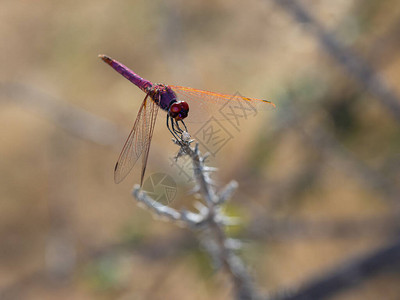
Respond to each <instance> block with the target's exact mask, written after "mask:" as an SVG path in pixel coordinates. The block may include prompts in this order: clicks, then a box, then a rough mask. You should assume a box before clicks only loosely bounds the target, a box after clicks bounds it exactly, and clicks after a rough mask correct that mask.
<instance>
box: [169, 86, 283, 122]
mask: <svg viewBox="0 0 400 300" xmlns="http://www.w3.org/2000/svg"><path fill="white" fill-rule="evenodd" d="M169 87H171V88H172V90H173V91H174V92H175V93H176V95H177V96H178V99H179V100H181V101H186V102H187V103H188V104H189V115H188V117H187V119H185V121H186V120H187V121H188V122H204V121H206V120H208V119H209V118H210V117H211V116H212V117H214V118H215V119H217V120H233V119H237V117H238V115H240V116H241V117H248V116H251V115H256V114H257V112H258V111H264V110H271V109H273V108H275V104H273V103H272V102H271V101H267V100H262V99H255V98H248V97H244V96H242V95H240V94H238V93H236V94H235V95H228V94H220V93H214V92H209V91H203V90H197V89H193V88H189V87H183V86H175V85H170V86H169Z"/></svg>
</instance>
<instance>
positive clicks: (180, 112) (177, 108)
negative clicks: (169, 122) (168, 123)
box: [169, 101, 189, 120]
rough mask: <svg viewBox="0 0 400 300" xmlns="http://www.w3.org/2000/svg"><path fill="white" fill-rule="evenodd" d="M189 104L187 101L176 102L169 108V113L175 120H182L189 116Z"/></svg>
mask: <svg viewBox="0 0 400 300" xmlns="http://www.w3.org/2000/svg"><path fill="white" fill-rule="evenodd" d="M188 112H189V105H188V104H187V103H186V102H185V101H180V102H175V103H173V104H172V105H171V106H170V108H169V115H170V116H171V117H172V118H174V119H175V120H182V119H184V118H186V117H187V115H188Z"/></svg>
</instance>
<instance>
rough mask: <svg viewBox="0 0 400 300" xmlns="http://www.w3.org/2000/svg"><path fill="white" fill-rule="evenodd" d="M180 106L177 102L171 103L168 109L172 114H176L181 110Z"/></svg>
mask: <svg viewBox="0 0 400 300" xmlns="http://www.w3.org/2000/svg"><path fill="white" fill-rule="evenodd" d="M181 109H182V108H181V106H180V105H179V103H176V102H175V103H174V104H172V105H171V107H170V108H169V111H170V112H171V113H173V114H177V113H179V112H180V111H181Z"/></svg>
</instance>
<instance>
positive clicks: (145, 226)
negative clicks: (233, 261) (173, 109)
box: [0, 0, 400, 299]
mask: <svg viewBox="0 0 400 300" xmlns="http://www.w3.org/2000/svg"><path fill="white" fill-rule="evenodd" d="M277 2H279V1H278V0H276V1H253V0H250V1H245V2H235V1H179V0H173V1H168V2H163V1H144V0H140V1H118V0H117V1H102V0H100V1H95V2H94V1H45V0H39V1H7V0H6V1H2V2H1V3H0V8H1V9H0V16H1V17H0V39H1V40H0V53H1V55H0V61H1V68H0V99H1V102H0V105H1V109H0V133H1V134H0V141H1V142H0V155H1V160H0V171H1V173H0V174H1V175H0V176H1V181H0V182H1V184H0V241H1V242H0V295H1V296H0V298H1V299H210V298H212V299H227V298H229V297H231V296H232V294H231V285H230V284H229V282H228V280H227V278H226V277H225V276H224V274H221V273H218V272H215V271H214V270H213V267H212V265H211V262H210V260H209V258H208V257H207V255H206V254H205V253H203V251H202V250H201V248H200V247H199V245H198V242H197V241H196V239H195V237H194V236H193V235H192V234H191V233H190V232H189V231H187V230H185V229H182V228H179V227H177V226H175V225H174V224H170V223H166V222H163V221H160V220H155V219H154V218H153V217H152V215H151V214H150V213H149V212H147V211H145V210H143V209H141V208H140V207H137V206H136V204H135V201H134V199H133V198H132V197H131V195H130V191H131V188H132V186H133V184H134V183H137V182H138V181H139V180H140V177H139V176H140V171H139V166H137V167H136V168H135V169H134V170H133V172H132V175H130V176H129V177H128V178H127V179H126V180H125V181H124V182H123V183H122V184H119V185H115V184H114V182H113V167H114V164H115V161H116V159H117V157H118V154H119V151H120V150H121V148H122V145H123V143H124V140H125V138H126V137H127V135H128V132H129V129H130V127H131V126H132V125H133V121H134V118H135V117H136V113H137V110H138V107H139V105H140V103H141V101H142V100H143V98H144V95H143V93H142V92H141V91H140V90H139V89H138V88H137V87H135V86H133V85H132V84H130V83H129V82H128V81H127V80H125V79H124V78H122V77H121V76H120V75H119V74H117V73H116V72H114V71H113V70H112V69H111V68H109V67H108V66H106V65H105V64H104V63H103V62H101V61H100V60H99V59H98V57H97V55H98V54H102V53H104V54H107V55H110V56H111V57H113V58H115V59H117V60H119V61H120V62H122V63H124V64H125V65H127V66H129V67H131V68H132V69H133V70H134V71H135V72H137V73H138V74H139V75H141V76H143V77H144V78H146V79H149V80H151V81H153V82H162V83H166V84H175V85H183V86H190V87H194V88H199V89H206V90H212V91H217V92H224V93H235V92H236V91H239V92H240V93H241V94H243V95H246V96H249V97H256V98H263V99H269V100H272V101H273V102H274V103H276V105H277V109H276V110H274V111H268V112H262V113H260V114H259V115H258V116H257V118H254V119H252V120H251V121H249V122H248V123H247V124H245V125H243V126H242V127H241V128H240V129H241V130H240V132H235V133H234V134H233V136H234V138H233V139H232V140H231V141H230V142H229V143H228V144H227V145H226V146H225V147H224V148H223V149H221V151H220V152H218V154H217V155H216V158H215V160H214V161H213V164H214V165H215V166H217V167H218V168H219V169H220V171H219V172H218V173H217V174H216V178H217V181H218V182H220V183H221V184H222V183H224V182H228V181H229V180H231V179H235V180H237V181H238V182H239V189H238V192H237V193H236V194H235V196H234V198H233V199H232V201H231V202H230V203H229V205H228V206H227V212H228V213H229V214H230V215H232V216H238V217H241V218H242V221H243V222H242V224H241V225H240V226H236V227H232V228H229V229H228V233H229V234H230V235H231V236H232V237H236V238H239V239H242V240H243V241H244V242H245V245H244V248H243V249H242V251H241V255H242V257H243V259H244V261H245V262H246V264H247V265H248V267H249V268H250V270H251V273H252V275H253V276H254V279H255V281H256V283H257V285H258V286H259V288H260V290H261V292H263V293H265V294H269V295H276V294H279V295H284V294H285V293H295V292H296V291H299V290H301V289H302V287H303V286H307V285H308V284H312V282H314V281H315V280H318V279H320V278H324V276H326V274H329V273H330V272H334V271H335V270H336V269H337V268H340V267H341V266H349V265H351V263H354V261H356V260H357V259H361V258H366V259H367V258H368V257H370V256H371V255H373V254H374V252H375V251H378V252H379V251H381V250H382V249H386V248H385V247H390V245H391V244H392V243H396V242H397V239H398V233H399V229H400V222H399V205H398V200H399V199H398V198H399V188H398V186H399V184H400V180H399V179H400V177H399V175H400V163H399V162H400V135H399V134H400V126H399V121H400V110H399V106H400V102H399V101H398V100H399V95H400V90H399V85H398V82H399V77H400V63H399V62H400V56H399V53H400V52H399V51H398V49H399V44H400V32H399V31H400V5H399V4H398V2H397V1H393V0H385V1H310V0H309V1H303V2H295V3H300V4H301V6H300V7H298V6H296V5H292V4H290V3H289V4H288V5H280V4H278V3H277ZM283 2H285V3H288V1H283ZM310 16H311V19H309V18H308V17H310ZM164 123H165V114H164V113H163V112H160V113H159V119H158V123H157V128H156V130H155V133H154V138H153V143H152V149H151V153H150V158H149V166H148V174H151V173H152V172H157V171H161V172H170V169H171V166H170V160H169V158H171V157H173V155H174V154H175V153H176V151H177V150H178V149H177V148H176V146H174V145H173V144H172V143H171V142H170V138H171V136H170V135H169V133H168V131H167V129H166V128H165V125H164ZM177 185H178V197H177V199H176V201H174V203H173V204H172V205H173V206H174V207H176V208H191V207H192V204H193V199H192V198H191V197H189V196H187V190H188V189H189V188H190V185H189V184H186V182H185V181H184V180H179V179H177ZM388 245H389V246H388ZM394 245H396V244H394ZM395 253H397V252H395ZM397 256H399V255H397ZM397 256H396V255H394V257H397ZM380 258H381V260H378V261H377V262H376V264H373V265H372V267H371V268H370V269H372V271H371V272H369V273H368V274H367V273H366V272H364V273H363V271H360V270H358V273H357V272H356V273H357V276H354V273H351V272H350V273H351V274H352V275H351V276H353V277H354V278H353V277H351V276H350V275H349V278H350V279H351V278H352V279H351V280H349V281H350V284H349V286H348V288H346V289H344V288H341V289H337V291H338V292H336V291H335V292H334V293H333V294H332V299H399V298H400V288H399V278H398V274H399V271H400V268H399V267H398V266H399V261H398V258H397V260H394V261H391V260H392V258H390V259H388V256H385V255H383V256H382V257H380ZM387 265H390V266H392V268H390V269H388V268H386V267H385V266H387ZM396 265H397V267H396ZM376 266H378V267H376ZM379 266H383V267H382V268H380V267H379ZM393 266H394V268H393ZM370 269H368V270H370ZM367 275H368V276H367ZM339 290H340V292H339ZM382 294H383V295H384V297H382ZM327 296H328V295H327ZM329 296H331V295H329ZM282 297H283V296H282ZM283 298H284V297H283ZM321 299H322V298H321Z"/></svg>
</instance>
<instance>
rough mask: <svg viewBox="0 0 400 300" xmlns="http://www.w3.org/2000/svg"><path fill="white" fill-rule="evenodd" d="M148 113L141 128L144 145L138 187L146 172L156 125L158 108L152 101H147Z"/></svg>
mask: <svg viewBox="0 0 400 300" xmlns="http://www.w3.org/2000/svg"><path fill="white" fill-rule="evenodd" d="M148 106H149V107H148V109H147V111H149V113H147V114H146V115H145V118H144V120H145V121H144V122H143V124H142V126H143V132H144V134H145V136H144V140H145V141H146V143H145V145H144V149H143V150H144V153H143V156H142V174H141V176H140V185H142V184H143V178H144V173H145V172H146V166H147V159H148V158H149V151H150V144H151V139H152V138H153V132H154V127H155V125H156V119H157V113H158V108H159V106H158V105H157V104H156V103H155V102H154V101H152V100H151V101H148Z"/></svg>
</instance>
